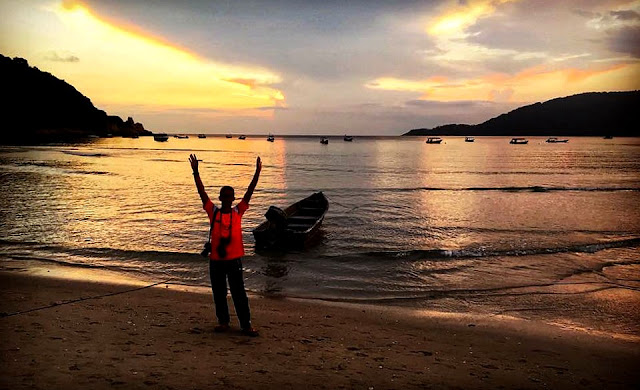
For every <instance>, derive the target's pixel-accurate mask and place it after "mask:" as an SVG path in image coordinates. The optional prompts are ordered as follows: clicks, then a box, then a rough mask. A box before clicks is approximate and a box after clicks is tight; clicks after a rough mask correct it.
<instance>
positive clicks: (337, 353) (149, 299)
mask: <svg viewBox="0 0 640 390" xmlns="http://www.w3.org/2000/svg"><path fill="white" fill-rule="evenodd" d="M0 284H1V285H2V296H1V297H0V298H1V299H0V301H1V303H0V312H2V313H3V316H2V317H1V318H0V334H1V337H2V343H1V347H0V351H1V352H0V353H1V356H2V360H1V362H0V363H1V364H0V367H1V368H0V378H1V379H0V387H1V388H3V389H4V388H6V389H22V388H36V389H45V388H46V389H66V388H91V389H102V388H105V389H106V388H109V389H113V388H115V389H118V388H122V389H130V388H140V389H203V388H226V389H270V388H287V389H289V388H290V389H298V388H312V389H316V388H326V389H338V388H347V389H351V388H357V389H394V388H402V389H425V388H436V389H438V388H487V389H489V388H491V389H495V388H572V389H573V388H585V389H602V388H607V389H615V388H636V386H637V385H638V384H640V373H639V371H638V369H637V367H638V366H640V365H639V363H640V341H638V340H623V339H619V338H613V337H610V336H606V335H593V334H587V333H585V332H580V331H575V330H568V329H560V328H558V327H553V326H550V325H546V324H541V323H537V322H532V321H524V320H515V319H510V318H502V317H481V318H478V317H471V316H458V315H436V314H434V313H431V314H429V313H416V312H410V311H404V310H391V309H386V308H382V307H371V306H353V305H329V304H325V303H321V302H315V301H299V300H289V299H273V298H264V297H251V298H250V304H251V309H252V316H253V320H254V325H255V326H256V327H257V328H258V329H259V330H260V332H261V336H260V337H258V338H248V337H245V336H243V335H241V334H240V332H239V330H238V328H237V324H235V323H234V324H233V325H234V327H233V328H232V330H231V331H230V332H229V333H224V334H219V333H214V332H213V327H214V326H215V318H214V311H213V304H212V299H211V296H209V295H208V294H199V293H194V292H186V291H179V290H178V289H176V287H175V286H168V287H167V286H166V285H160V286H158V287H153V288H144V289H138V290H135V291H131V290H132V289H135V288H137V287H135V286H132V285H124V284H107V283H96V282H91V281H81V280H68V279H58V278H50V277H41V276H37V275H33V274H26V273H17V272H11V273H8V272H2V273H0ZM97 296H100V298H93V297H97ZM85 298H87V299H85ZM78 299H82V300H78ZM71 300H75V302H72V303H68V302H69V301H71ZM41 307H43V309H40V310H34V311H29V312H25V311H27V310H30V309H37V308H41ZM17 312H24V313H22V314H15V315H14V313H17ZM7 314H8V315H7Z"/></svg>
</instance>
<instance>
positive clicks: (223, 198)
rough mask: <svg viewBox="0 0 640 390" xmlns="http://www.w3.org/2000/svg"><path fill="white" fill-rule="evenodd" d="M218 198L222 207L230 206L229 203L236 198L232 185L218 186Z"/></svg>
mask: <svg viewBox="0 0 640 390" xmlns="http://www.w3.org/2000/svg"><path fill="white" fill-rule="evenodd" d="M218 199H220V202H222V207H225V206H229V207H231V204H232V203H233V201H234V200H235V199H236V197H235V191H234V190H233V187H230V186H224V187H222V188H220V197H219V198H218Z"/></svg>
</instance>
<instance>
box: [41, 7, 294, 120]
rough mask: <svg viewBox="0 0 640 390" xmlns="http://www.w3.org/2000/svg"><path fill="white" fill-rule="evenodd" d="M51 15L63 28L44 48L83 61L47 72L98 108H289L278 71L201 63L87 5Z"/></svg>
mask: <svg viewBox="0 0 640 390" xmlns="http://www.w3.org/2000/svg"><path fill="white" fill-rule="evenodd" d="M50 11H51V12H52V14H53V15H54V16H55V17H56V18H57V19H58V22H59V23H56V24H55V25H56V26H57V28H58V29H57V30H52V31H48V35H47V37H46V38H47V40H48V43H46V44H44V43H43V46H44V45H52V43H53V45H55V46H59V47H65V48H69V50H70V51H71V52H73V53H74V55H76V56H78V57H79V58H81V59H82V61H80V62H78V63H76V64H74V65H75V66H74V68H73V69H70V68H69V67H64V66H63V65H62V64H57V63H48V64H46V69H47V70H48V71H50V72H52V73H53V74H55V75H56V76H58V77H61V78H64V79H65V80H67V81H68V82H70V83H71V84H73V85H74V86H75V87H76V88H78V89H79V90H80V91H82V92H83V93H84V94H85V95H87V96H89V97H90V98H91V99H92V100H93V101H94V103H95V104H96V105H98V106H126V105H131V106H145V107H147V108H148V109H150V110H152V109H160V110H163V109H166V110H169V109H203V110H211V111H210V112H215V113H216V115H224V114H225V113H226V114H228V115H239V114H241V115H250V116H264V115H265V114H267V115H268V114H272V113H270V112H265V111H264V110H263V109H262V110H261V109H260V108H262V107H269V106H276V105H280V106H284V100H285V98H284V94H283V93H282V91H280V90H278V89H275V88H273V87H271V85H272V84H274V83H277V82H280V80H281V78H280V76H279V75H278V74H276V73H274V72H271V71H269V70H266V69H263V68H260V67H256V66H240V65H230V64H224V63H221V62H215V61H212V60H210V59H206V58H203V57H201V56H199V55H197V54H195V53H193V52H190V51H188V50H186V49H183V48H180V47H178V46H177V45H175V44H173V43H171V42H169V41H166V40H163V39H162V38H159V37H157V36H154V35H152V34H149V33H148V32H144V31H142V30H141V29H139V28H138V27H136V26H132V25H128V24H126V23H123V22H121V21H115V20H111V19H108V18H106V17H104V16H100V15H97V13H96V12H95V11H94V10H92V9H90V8H89V7H88V6H87V5H86V4H85V3H84V2H82V1H77V0H74V1H70V0H67V1H63V2H61V3H58V4H57V5H56V6H54V7H52V8H51V7H50ZM58 26H59V27H58ZM32 62H34V63H36V64H37V61H32ZM37 65H40V64H37Z"/></svg>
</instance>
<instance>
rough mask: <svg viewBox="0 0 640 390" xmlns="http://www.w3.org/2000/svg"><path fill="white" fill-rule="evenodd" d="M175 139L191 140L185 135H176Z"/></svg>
mask: <svg viewBox="0 0 640 390" xmlns="http://www.w3.org/2000/svg"><path fill="white" fill-rule="evenodd" d="M174 137H175V138H177V139H187V138H189V136H188V135H185V134H176V135H174Z"/></svg>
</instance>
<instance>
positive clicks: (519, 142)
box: [509, 138, 529, 145]
mask: <svg viewBox="0 0 640 390" xmlns="http://www.w3.org/2000/svg"><path fill="white" fill-rule="evenodd" d="M509 143H510V144H513V145H526V144H528V143H529V140H527V139H526V138H511V141H509Z"/></svg>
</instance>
